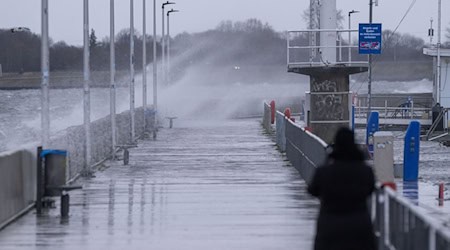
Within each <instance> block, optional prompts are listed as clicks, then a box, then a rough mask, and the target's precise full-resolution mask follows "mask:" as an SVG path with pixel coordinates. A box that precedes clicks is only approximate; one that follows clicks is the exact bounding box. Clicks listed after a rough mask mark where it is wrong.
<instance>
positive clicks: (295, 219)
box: [0, 119, 318, 250]
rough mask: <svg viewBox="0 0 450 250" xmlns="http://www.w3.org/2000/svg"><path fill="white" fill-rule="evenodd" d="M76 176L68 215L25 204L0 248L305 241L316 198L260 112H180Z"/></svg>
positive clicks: (292, 244) (296, 245) (306, 244)
mask: <svg viewBox="0 0 450 250" xmlns="http://www.w3.org/2000/svg"><path fill="white" fill-rule="evenodd" d="M166 127H167V126H166ZM78 183H79V184H81V185H83V190H79V191H73V192H71V193H70V195H71V196H70V198H71V207H70V217H69V219H67V220H62V219H61V217H60V215H59V204H58V203H59V202H57V203H56V205H57V208H56V209H50V210H48V211H46V212H45V214H44V215H42V216H39V217H37V216H36V214H35V212H34V211H32V212H30V213H28V214H27V215H25V216H24V217H22V218H20V219H19V220H17V221H16V222H15V223H13V224H12V225H10V226H8V227H7V228H6V229H4V230H3V231H0V249H2V250H7V249H82V250H86V249H312V244H313V237H314V231H315V218H316V216H317V212H318V201H317V200H315V199H313V198H311V197H310V196H309V195H308V194H307V193H306V184H305V182H304V181H303V180H302V179H301V177H300V175H299V174H298V172H297V171H296V170H295V169H294V168H293V167H292V166H290V165H289V163H288V162H287V161H286V159H285V158H284V157H283V156H282V155H281V154H280V153H279V152H278V151H276V150H275V143H274V142H273V141H272V140H271V139H270V138H269V137H268V136H267V135H264V132H263V129H262V127H261V125H260V122H259V120H253V119H243V120H229V121H216V122H201V121H182V120H177V121H176V122H175V126H174V128H173V129H168V128H163V129H161V130H160V131H159V133H158V138H157V140H156V141H154V140H142V141H139V146H138V148H135V149H131V151H130V164H129V165H127V166H124V165H123V164H122V162H121V161H110V162H107V163H106V164H105V167H104V168H102V170H100V171H98V172H97V173H96V177H95V178H92V179H82V180H79V181H78Z"/></svg>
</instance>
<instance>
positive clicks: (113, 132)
mask: <svg viewBox="0 0 450 250" xmlns="http://www.w3.org/2000/svg"><path fill="white" fill-rule="evenodd" d="M109 39H110V46H109V47H110V49H109V53H110V61H109V62H110V63H109V66H110V112H111V114H110V116H111V142H112V143H111V149H112V151H111V154H112V158H113V159H115V150H116V83H115V82H116V80H115V77H116V65H115V61H116V58H115V57H116V54H115V50H114V46H115V42H114V39H115V38H114V0H110V34H109Z"/></svg>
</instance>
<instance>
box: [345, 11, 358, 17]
mask: <svg viewBox="0 0 450 250" xmlns="http://www.w3.org/2000/svg"><path fill="white" fill-rule="evenodd" d="M355 13H359V10H351V11H349V12H348V15H349V16H350V15H351V14H355Z"/></svg>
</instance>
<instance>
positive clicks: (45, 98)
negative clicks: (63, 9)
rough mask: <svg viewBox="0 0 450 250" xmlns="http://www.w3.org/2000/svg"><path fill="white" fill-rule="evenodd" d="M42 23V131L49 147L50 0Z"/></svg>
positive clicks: (43, 1) (43, 8)
mask: <svg viewBox="0 0 450 250" xmlns="http://www.w3.org/2000/svg"><path fill="white" fill-rule="evenodd" d="M41 3H42V6H41V7H42V9H41V19H42V20H41V21H42V23H41V25H42V31H41V32H42V34H41V36H42V39H41V40H42V41H41V55H42V56H41V71H42V84H41V92H42V95H41V106H42V107H41V108H42V110H41V130H42V131H41V132H42V135H41V136H42V146H43V147H44V148H46V147H48V144H49V141H50V101H49V78H50V58H49V48H48V47H49V44H48V42H49V39H48V11H49V9H48V0H42V2H41Z"/></svg>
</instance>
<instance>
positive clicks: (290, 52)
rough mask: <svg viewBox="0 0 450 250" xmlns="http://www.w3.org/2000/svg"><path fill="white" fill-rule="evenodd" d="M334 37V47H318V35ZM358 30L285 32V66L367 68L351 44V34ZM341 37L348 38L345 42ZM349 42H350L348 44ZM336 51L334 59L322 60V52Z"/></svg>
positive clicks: (356, 47)
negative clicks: (326, 34)
mask: <svg viewBox="0 0 450 250" xmlns="http://www.w3.org/2000/svg"><path fill="white" fill-rule="evenodd" d="M323 33H328V34H333V35H336V45H335V46H320V44H319V41H320V38H319V36H320V34H323ZM354 33H356V35H357V33H358V30H351V29H350V30H349V29H341V30H339V29H337V30H326V29H316V30H298V31H288V32H287V35H286V37H287V65H288V67H289V68H292V67H309V66H326V65H330V64H340V65H346V66H367V65H368V61H367V57H362V56H359V55H358V46H357V45H353V44H352V43H351V41H350V40H351V37H352V34H354ZM343 37H348V40H347V41H345V40H344V38H343ZM349 41H350V42H349ZM330 49H335V50H336V58H332V61H331V62H329V61H326V60H324V59H323V58H322V51H323V50H330ZM355 59H356V60H355Z"/></svg>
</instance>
